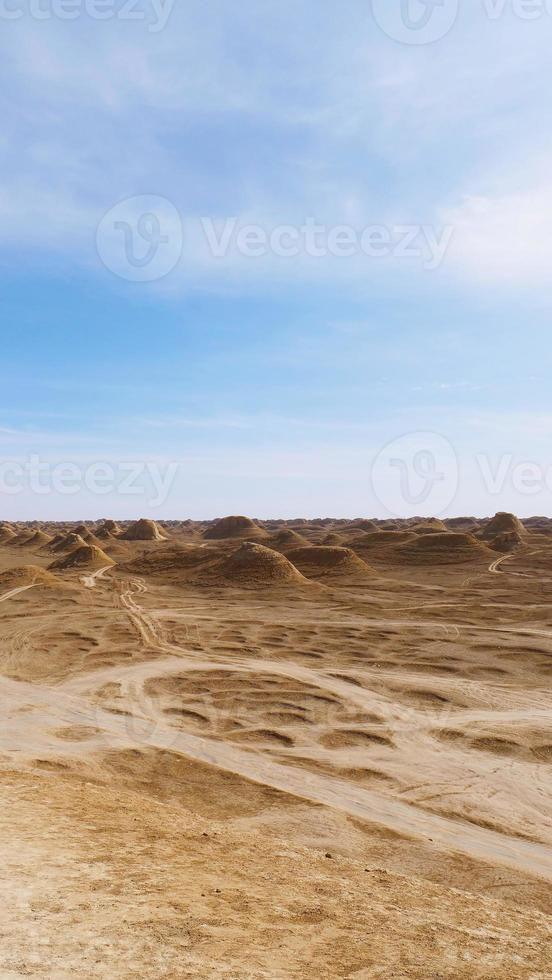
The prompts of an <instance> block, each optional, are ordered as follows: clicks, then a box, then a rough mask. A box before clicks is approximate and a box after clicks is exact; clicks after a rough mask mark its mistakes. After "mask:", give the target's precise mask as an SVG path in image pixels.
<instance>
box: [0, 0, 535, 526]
mask: <svg viewBox="0 0 552 980" xmlns="http://www.w3.org/2000/svg"><path fill="white" fill-rule="evenodd" d="M52 2H54V0H42V4H41V8H40V9H41V10H42V11H46V14H45V15H44V19H40V20H39V19H37V16H36V8H32V9H31V8H30V7H29V0H10V3H8V4H6V5H4V7H3V8H2V9H3V10H6V9H7V8H9V10H16V11H19V10H20V11H21V12H22V15H21V16H20V17H18V18H17V19H13V20H6V21H5V23H3V24H2V31H1V40H0V45H1V46H2V57H1V59H0V73H1V74H2V76H3V78H2V91H3V96H2V110H3V111H2V118H3V127H2V133H1V135H0V155H1V171H0V172H1V178H2V179H1V184H0V261H1V265H2V279H1V287H0V316H1V323H2V365H3V371H2V385H1V387H0V461H4V463H6V462H8V463H9V462H10V461H14V460H17V461H18V462H19V463H20V465H21V466H23V467H25V466H26V465H27V462H28V460H29V459H30V458H35V457H36V456H38V457H39V458H40V460H41V461H42V462H45V463H47V464H48V465H49V466H50V467H53V466H55V465H57V464H59V463H66V462H70V463H73V464H74V465H77V466H79V467H81V469H82V470H86V468H87V467H89V466H90V465H92V464H94V463H97V462H104V463H106V464H108V465H111V466H112V467H114V468H115V469H116V468H117V467H118V466H119V464H120V463H121V461H123V462H125V461H127V462H128V461H135V462H140V461H142V462H148V463H150V464H151V465H152V466H153V465H156V466H158V467H160V469H161V470H162V471H163V468H166V467H167V466H169V465H170V464H173V463H174V464H176V466H177V470H175V475H174V477H173V478H171V485H170V491H169V492H167V493H166V494H165V495H164V497H163V500H162V501H160V500H157V499H156V498H155V495H154V494H153V495H152V493H151V492H148V488H147V487H146V485H145V484H144V486H143V487H142V490H143V492H142V493H134V494H131V495H129V494H126V493H124V492H121V488H120V486H119V485H114V487H113V489H112V491H110V492H105V493H104V494H103V495H102V496H101V497H100V498H98V495H97V494H96V493H95V492H92V491H91V490H90V488H89V487H88V486H87V485H83V486H82V487H81V488H80V489H79V491H78V492H72V493H70V494H64V493H59V492H57V490H56V488H55V487H52V488H50V491H49V492H46V490H45V492H42V493H36V492H35V491H34V490H33V488H32V487H29V486H28V485H27V483H26V482H25V479H23V478H21V486H18V487H17V492H15V491H14V490H13V488H11V487H9V488H8V487H7V483H6V481H4V484H3V483H2V475H1V473H0V488H1V489H0V506H1V507H2V510H3V514H2V515H0V516H3V517H4V518H6V519H14V520H15V519H30V518H33V517H42V518H52V519H53V518H73V517H75V518H78V517H81V516H82V517H97V516H101V515H104V514H113V515H114V516H117V517H125V516H128V517H133V516H140V515H142V514H149V515H151V516H157V517H160V518H161V517H188V516H190V517H194V518H201V517H205V518H207V517H214V516H217V515H220V514H223V513H230V512H239V513H241V512H244V513H250V514H253V515H256V516H259V517H268V516H274V517H278V516H282V517H290V516H297V515H306V516H325V515H336V516H337V515H339V516H358V515H378V516H386V515H387V514H392V513H394V512H396V511H397V509H398V508H397V505H396V496H394V495H393V493H391V494H390V496H389V497H388V496H387V490H386V487H385V486H384V485H383V486H382V485H381V482H380V484H379V485H378V486H376V487H374V481H373V465H374V460H375V459H377V458H378V457H379V455H380V454H381V452H382V450H384V447H386V446H387V445H388V444H389V443H391V444H393V443H395V442H396V440H400V439H401V438H402V437H404V436H405V434H408V433H430V446H429V448H430V449H431V434H436V436H438V437H439V438H444V439H446V440H447V442H448V443H449V444H450V445H451V446H452V449H453V451H454V455H455V457H456V460H457V466H458V476H457V479H456V485H455V487H454V494H452V493H451V494H450V495H449V497H450V499H449V498H447V500H446V501H445V506H441V504H442V501H439V500H437V499H432V498H431V495H430V496H429V497H428V499H427V500H425V501H424V502H423V507H426V509H427V511H428V513H429V512H431V511H432V508H433V510H440V511H442V513H444V514H457V513H475V514H486V513H491V512H494V511H495V510H497V509H515V510H517V512H518V513H520V514H522V515H528V514H531V513H549V514H552V506H551V502H552V481H550V480H549V481H548V482H550V488H549V486H548V482H547V474H548V468H549V467H552V453H551V452H550V445H551V440H550V436H551V434H552V411H551V409H550V399H549V388H550V385H549V381H548V374H549V369H550V352H551V347H552V341H551V339H550V314H551V306H552V292H551V275H550V269H551V249H550V234H551V229H552V176H551V175H552V168H551V166H550V162H551V160H552V154H551V149H552V148H551V145H550V144H551V139H552V135H551V133H552V131H551V127H550V116H551V113H552V109H551V106H550V98H549V89H550V81H551V74H552V68H551V67H550V58H549V51H550V42H551V40H552V15H550V14H548V12H547V11H546V8H545V7H544V6H543V8H542V11H541V15H540V16H539V17H538V18H536V19H532V20H528V19H524V18H523V17H520V16H519V10H520V8H519V6H518V7H516V6H515V5H513V4H509V3H504V4H503V5H502V4H500V3H498V2H494V3H493V2H491V0H481V2H480V3H475V2H471V3H467V2H466V3H464V4H462V3H461V4H460V9H459V13H458V17H457V19H456V21H455V22H454V23H453V24H452V25H451V27H450V30H448V32H447V33H446V34H445V35H444V36H443V37H442V38H440V39H439V40H436V41H435V42H433V43H428V44H424V45H414V44H409V43H401V42H399V41H397V40H395V39H394V38H392V37H390V36H388V35H387V34H386V33H385V31H384V30H382V27H381V25H380V24H378V22H377V21H378V17H377V4H376V6H375V7H374V9H372V8H371V6H370V3H369V2H362V3H361V2H356V0H352V2H350V3H349V4H347V5H346V7H343V6H338V5H336V4H335V3H330V2H325V3H322V2H317V3H314V2H311V0H308V2H307V0H303V2H294V3H293V4H291V3H285V2H283V3H282V2H279V3H275V2H271V0H267V2H263V3H260V2H259V0H257V2H256V3H252V2H243V3H241V4H239V5H236V4H230V3H229V2H219V0H213V2H209V3H208V4H205V3H201V4H200V3H199V2H186V3H178V2H177V3H176V4H175V6H174V8H172V9H170V8H169V7H167V8H166V10H165V13H166V14H170V16H169V18H168V21H167V23H166V25H165V26H164V27H163V26H161V29H159V30H157V29H154V30H152V29H151V28H152V26H153V27H154V28H157V27H159V26H160V21H159V18H158V15H157V14H156V13H155V10H156V9H157V8H154V7H150V6H149V5H148V3H147V2H145V0H144V2H142V3H141V6H140V7H136V8H133V9H134V10H135V12H137V13H138V14H139V13H143V14H144V19H135V20H128V19H125V18H124V17H123V14H122V13H121V9H120V8H121V7H122V3H119V6H118V8H117V7H116V9H115V13H117V16H113V17H111V18H110V19H106V20H102V21H100V20H96V19H94V17H92V16H90V14H89V12H88V13H87V10H89V8H86V7H85V3H84V0H83V2H82V4H81V5H80V7H75V8H74V9H76V10H78V12H79V15H78V16H76V17H75V19H73V20H70V21H69V20H64V19H60V17H59V16H47V14H49V13H51V12H52V6H51V3H52ZM114 2H115V0H114ZM388 2H389V4H390V5H391V7H392V6H393V4H394V2H395V0H388ZM448 2H449V0H445V3H448ZM411 3H412V4H413V5H414V7H413V10H414V11H415V12H417V8H416V6H415V5H416V4H419V0H411ZM396 5H397V6H398V0H397V4H396ZM56 9H57V8H56V7H55V6H54V8H53V10H54V12H55V11H56ZM523 9H525V8H523ZM33 11H34V13H33ZM163 16H164V15H163ZM144 195H148V196H149V198H150V199H151V198H162V199H163V200H164V201H166V202H169V204H168V207H169V208H170V209H172V212H171V213H173V214H176V216H177V222H176V223H178V222H181V225H182V230H183V239H182V246H181V247H180V245H179V244H178V243H177V245H174V250H173V251H174V254H173V255H172V259H171V262H170V263H169V264H170V269H169V270H168V272H167V274H166V275H163V276H162V277H161V278H154V279H153V280H152V281H129V280H128V278H124V277H121V275H119V274H118V272H120V269H121V261H124V257H125V256H124V253H122V252H121V253H120V254H119V255H118V256H117V254H115V253H116V250H117V248H119V247H122V246H120V245H119V240H118V238H117V235H118V230H116V231H115V232H114V233H113V236H114V237H112V238H110V239H109V240H108V241H107V243H106V240H105V239H104V238H102V237H101V236H102V235H103V231H100V238H98V228H99V227H100V229H102V228H104V227H105V221H106V220H107V221H109V220H110V216H111V213H112V209H113V208H114V207H116V206H117V205H119V210H118V211H117V212H116V213H115V212H114V213H115V216H116V217H117V216H119V217H121V214H122V216H123V218H125V217H126V218H127V219H128V222H129V225H130V224H132V221H133V220H134V212H133V211H132V207H131V205H128V204H123V205H122V207H123V210H122V211H121V205H120V204H119V202H128V200H129V199H130V200H133V199H134V198H137V197H143V196H144ZM125 208H126V211H125ZM129 209H130V210H129ZM106 214H107V215H108V218H107V219H104V215H106ZM159 215H160V219H161V232H167V236H168V237H169V238H170V239H171V244H170V245H169V246H168V247H169V248H171V247H173V245H172V241H173V236H174V234H176V235H177V238H178V229H176V224H175V223H174V222H173V224H172V225H167V227H164V226H163V222H164V221H165V218H166V215H165V212H164V211H163V210H161V211H160V212H159ZM102 219H104V222H103V224H102ZM228 219H233V220H234V221H235V223H236V227H237V228H238V229H240V228H243V227H245V226H248V225H254V226H255V227H256V228H257V229H260V230H261V231H262V232H264V233H266V234H267V235H270V233H271V232H272V230H273V229H275V228H278V227H279V226H282V225H286V226H289V228H291V229H301V228H302V227H303V226H304V224H305V222H307V221H309V220H312V221H314V222H316V223H317V224H318V225H320V226H322V227H323V228H324V229H325V232H324V233H323V234H321V236H320V241H321V242H322V251H324V246H325V245H326V243H327V240H328V235H329V234H330V232H331V230H332V229H335V228H336V227H337V226H340V227H342V226H346V227H347V228H349V229H352V230H353V231H354V232H355V233H357V234H358V235H360V233H361V232H362V230H363V229H366V228H369V227H370V228H371V227H372V226H376V225H377V226H379V227H380V228H384V229H387V232H388V234H389V235H390V238H391V239H392V240H393V241H394V242H395V244H396V240H397V238H398V237H399V238H400V233H399V232H398V231H397V229H400V228H404V226H408V227H409V228H414V229H415V228H421V227H422V226H423V227H424V228H429V229H433V232H434V234H435V235H437V238H439V236H440V235H441V234H442V233H443V230H444V229H447V230H448V231H447V234H448V235H449V239H450V240H448V247H447V249H446V252H445V254H444V255H443V256H441V257H440V261H439V263H438V264H437V265H436V267H435V268H429V267H428V261H427V260H428V255H427V254H425V257H424V255H423V254H422V252H420V253H419V254H415V255H413V256H412V255H411V256H408V257H407V256H403V255H401V254H400V253H399V252H398V251H397V250H396V249H395V250H394V251H393V250H391V252H390V254H386V255H385V256H382V257H378V258H376V257H373V256H370V255H366V254H365V253H364V252H362V251H361V250H359V249H357V250H356V251H354V254H351V255H347V256H345V255H337V254H331V250H328V249H327V248H326V249H325V254H322V255H309V254H306V253H305V249H304V247H303V245H302V244H301V245H300V247H299V250H298V254H296V255H294V256H292V257H290V256H284V255H278V254H274V252H273V251H271V250H270V249H268V250H267V252H266V254H263V255H261V256H257V257H253V256H251V255H248V254H243V253H242V252H240V250H239V248H237V247H236V246H235V243H232V244H231V245H230V247H229V249H228V251H227V252H226V254H224V255H223V256H220V257H215V256H214V255H213V254H211V253H210V251H209V247H208V241H207V238H206V234H205V226H204V224H202V221H203V222H205V220H207V221H210V222H213V223H214V225H215V226H216V227H217V229H220V228H223V226H224V222H225V221H227V220H228ZM167 220H168V219H167ZM175 229H176V230H175ZM297 234H298V236H300V235H301V232H300V231H297ZM420 234H421V233H420ZM417 241H418V243H419V242H420V241H422V239H421V238H420V237H418V239H417ZM121 242H122V238H121ZM300 242H303V239H300ZM334 251H335V250H334ZM426 253H427V248H426ZM160 254H161V253H160ZM429 257H430V258H431V256H429ZM429 264H431V263H429ZM162 271H164V270H162ZM137 274H138V275H141V273H140V272H138V273H137ZM416 445H418V443H416ZM420 445H421V448H422V449H423V448H424V445H423V438H422V443H420ZM482 459H483V460H486V461H487V463H485V462H484V461H483V462H482ZM487 464H488V467H490V470H491V471H493V472H495V473H496V472H498V469H499V468H500V466H501V465H503V476H504V478H503V479H501V480H497V482H496V485H493V487H492V488H491V487H490V484H489V479H488V478H487V479H486V480H485V479H484V478H483V476H482V472H483V471H485V466H486V465H487ZM525 464H531V466H532V467H533V470H532V474H533V476H532V477H530V476H527V474H526V476H527V478H525V477H522V475H520V473H521V471H520V467H522V466H523V465H525ZM482 467H483V470H482ZM391 477H392V474H390V478H391ZM139 485H140V486H142V484H139ZM46 489H48V487H47V486H46ZM437 504H439V507H437ZM409 506H410V504H409V502H408V501H405V507H404V514H405V516H406V515H408V513H409V512H410V511H409ZM423 507H422V506H421V507H420V512H421V511H422V510H423Z"/></svg>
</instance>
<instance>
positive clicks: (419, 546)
mask: <svg viewBox="0 0 552 980" xmlns="http://www.w3.org/2000/svg"><path fill="white" fill-rule="evenodd" d="M395 556H396V557H399V558H400V559H401V560H404V561H408V562H413V563H419V564H428V565H448V564H454V563H456V562H465V561H476V560H477V559H481V558H489V559H490V558H491V557H492V555H491V552H490V550H489V549H488V548H486V547H485V545H484V544H482V543H481V542H480V541H477V540H476V538H474V537H473V535H471V534H464V533H462V532H460V531H445V532H444V533H441V532H438V533H437V534H422V535H420V536H419V537H417V538H416V539H415V540H413V541H409V542H407V543H406V544H403V545H399V546H398V547H397V548H396V549H395Z"/></svg>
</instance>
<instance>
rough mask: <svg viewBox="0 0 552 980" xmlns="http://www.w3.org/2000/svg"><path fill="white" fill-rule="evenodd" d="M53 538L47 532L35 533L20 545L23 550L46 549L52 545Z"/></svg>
mask: <svg viewBox="0 0 552 980" xmlns="http://www.w3.org/2000/svg"><path fill="white" fill-rule="evenodd" d="M51 540H52V538H51V536H50V535H49V534H46V533H45V531H35V533H34V534H31V537H30V538H27V540H26V541H23V542H22V543H21V545H20V547H22V548H44V547H45V546H46V545H48V544H50V542H51Z"/></svg>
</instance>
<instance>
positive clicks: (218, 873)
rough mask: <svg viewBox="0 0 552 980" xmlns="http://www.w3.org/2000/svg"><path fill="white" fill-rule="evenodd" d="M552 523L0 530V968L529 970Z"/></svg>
mask: <svg viewBox="0 0 552 980" xmlns="http://www.w3.org/2000/svg"><path fill="white" fill-rule="evenodd" d="M551 599H552V520H548V519H546V518H535V519H531V520H528V521H524V522H521V521H519V520H517V518H516V517H514V516H513V515H511V514H497V515H496V516H495V517H494V518H492V519H488V520H485V521H482V520H476V519H471V518H465V519H464V518H459V519H455V520H450V521H444V522H443V521H440V520H422V519H419V520H408V521H396V522H393V521H387V522H386V521H381V520H378V521H370V520H357V521H347V520H341V521H337V520H318V521H308V520H295V521H264V522H262V521H254V520H252V519H249V518H246V517H228V518H222V519H220V520H218V521H213V522H205V523H199V522H192V521H183V522H177V521H173V522H164V523H162V524H159V525H158V524H156V523H155V522H153V521H151V520H141V521H138V522H135V523H126V524H123V525H118V524H116V523H115V522H114V521H109V520H105V521H101V522H96V523H90V522H88V523H83V524H81V525H74V524H73V525H69V524H66V525H63V524H40V523H38V522H37V523H36V524H32V525H31V524H25V525H23V524H20V525H18V526H15V525H13V524H12V525H7V524H4V525H2V526H1V527H0V604H1V605H0V637H1V640H0V651H1V685H2V694H3V706H4V710H3V718H2V728H1V745H0V759H1V766H2V778H1V785H2V809H1V820H2V824H3V828H2V833H3V841H4V848H5V849H4V854H5V858H4V874H3V876H2V877H3V891H4V917H3V923H2V944H1V952H0V975H1V976H2V977H5V978H10V980H11V978H16V977H17V978H19V977H27V976H36V977H40V978H46V977H48V978H52V980H54V978H55V980H61V978H69V977H71V978H75V977H78V978H83V980H84V978H92V977H98V978H100V977H101V978H105V977H107V976H109V977H110V978H117V977H121V978H122V977H125V978H127V977H140V978H154V977H155V978H158V977H167V978H168V977H170V978H184V977H205V978H207V977H209V978H211V977H221V978H223V977H224V978H236V980H238V978H239V980H241V978H270V980H276V978H278V980H279V978H282V980H284V978H296V977H297V978H303V977H304V978H311V977H327V978H335V977H348V978H357V980H364V978H372V977H381V978H391V977H393V978H394V977H396V978H402V977H416V978H420V980H428V978H433V977H434V978H443V977H447V978H463V977H466V978H467V977H470V978H473V977H481V978H492V977H496V978H518V977H519V978H522V977H523V978H533V980H537V978H543V980H544V978H548V977H550V976H551V975H552V954H551V953H550V938H551V926H552V894H551V884H552V849H551V844H552V781H551V778H550V776H551V767H552V706H551V701H550V679H551V677H552V611H551V609H552V607H551Z"/></svg>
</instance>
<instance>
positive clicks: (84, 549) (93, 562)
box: [49, 544, 115, 571]
mask: <svg viewBox="0 0 552 980" xmlns="http://www.w3.org/2000/svg"><path fill="white" fill-rule="evenodd" d="M114 564H115V562H114V561H113V560H112V559H111V558H109V556H108V555H106V554H105V552H104V551H102V550H101V549H100V548H96V547H94V545H90V544H85V545H82V546H81V547H80V548H75V550H74V551H70V552H69V554H68V555H63V556H62V557H61V558H57V559H56V561H54V562H52V564H51V565H50V566H49V567H50V568H51V569H55V570H58V571H65V570H66V569H70V568H90V569H96V568H105V566H106V565H114Z"/></svg>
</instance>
